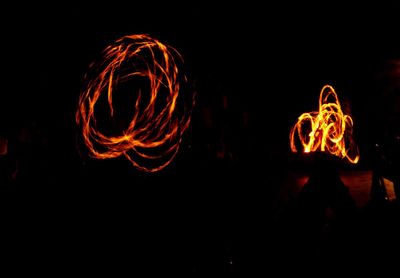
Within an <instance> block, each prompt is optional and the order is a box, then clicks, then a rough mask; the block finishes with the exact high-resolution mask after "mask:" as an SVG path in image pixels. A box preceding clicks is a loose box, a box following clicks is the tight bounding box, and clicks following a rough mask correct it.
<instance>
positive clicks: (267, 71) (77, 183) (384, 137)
mask: <svg viewBox="0 0 400 278" xmlns="http://www.w3.org/2000/svg"><path fill="white" fill-rule="evenodd" d="M107 5H108V6H105V5H102V4H100V3H99V4H96V5H93V6H89V5H80V4H67V3H65V4H59V3H57V4H53V5H50V6H49V5H39V4H29V5H27V6H26V5H21V6H19V5H18V4H14V6H13V7H12V6H10V7H9V8H4V9H3V13H4V14H7V15H8V16H9V17H7V19H6V18H5V17H3V18H2V19H1V25H2V31H1V35H2V41H3V43H2V48H3V51H2V53H3V55H2V67H3V74H2V77H1V78H2V88H1V99H0V137H2V138H8V141H9V155H8V156H7V157H6V158H4V159H3V160H2V167H3V169H5V170H3V172H2V173H3V174H4V173H7V171H9V172H8V173H11V172H13V171H14V170H15V167H17V168H18V172H17V176H16V177H13V178H11V180H10V178H8V180H4V179H3V180H2V183H4V186H2V188H1V191H2V192H1V198H2V201H1V204H2V209H1V212H2V218H3V221H2V222H1V226H2V227H1V230H2V231H4V232H5V235H4V236H3V237H2V240H1V242H2V246H3V247H2V248H1V249H2V250H4V251H2V252H3V254H4V255H5V257H7V260H6V262H7V264H8V262H10V263H12V264H15V265H16V268H19V267H21V270H24V268H25V267H26V268H29V269H32V271H34V270H35V271H36V270H39V271H41V270H44V271H50V270H51V269H53V270H54V271H55V273H62V272H71V273H75V272H76V271H78V269H82V268H84V270H85V271H90V272H99V273H101V272H103V271H105V270H110V271H111V273H113V272H114V271H115V270H116V269H118V270H121V269H122V270H126V271H129V273H136V272H139V270H141V269H142V268H143V269H144V270H146V271H148V272H153V271H155V272H161V273H170V272H172V273H179V272H182V273H205V274H209V273H232V274H235V273H250V272H258V273H269V272H270V271H272V270H276V269H280V268H279V267H278V265H279V266H285V265H292V263H293V262H295V261H296V262H298V260H297V259H296V258H294V255H290V254H289V255H288V254H285V253H284V252H285V251H282V250H283V249H282V248H283V246H285V240H286V238H285V237H284V236H281V235H280V234H279V232H277V231H276V230H278V228H277V226H278V225H277V224H276V222H275V214H274V213H275V210H274V204H275V202H276V198H277V192H278V191H279V189H280V186H281V185H282V183H283V180H284V179H285V176H286V175H287V173H288V172H290V171H291V170H293V167H297V166H293V163H292V162H293V157H292V155H291V154H290V149H289V140H288V137H289V130H290V128H291V126H292V125H293V124H294V121H295V120H296V118H297V117H298V116H299V115H300V114H301V113H303V112H306V111H311V110H315V109H317V108H318V97H319V92H320V89H321V88H322V86H323V85H324V84H331V85H332V86H334V87H335V88H336V90H337V93H338V95H339V98H340V99H341V101H342V104H343V106H344V107H346V109H348V110H347V111H346V112H348V113H350V114H351V115H352V117H353V120H354V125H355V131H354V135H355V140H356V142H357V143H358V145H359V148H360V153H361V161H360V163H359V164H358V165H356V166H348V165H347V166H343V167H344V168H346V169H358V170H368V169H371V165H372V157H373V155H374V153H373V148H374V145H375V144H377V143H379V144H383V145H385V142H386V141H388V140H391V138H392V137H393V136H394V135H393V134H398V133H396V132H399V126H400V123H399V121H396V120H393V119H398V115H399V101H398V99H399V91H400V83H399V80H400V70H399V69H400V62H399V61H400V60H399V59H400V40H399V30H400V20H399V14H400V4H398V3H394V2H386V3H384V2H383V1H379V2H376V3H363V4H359V5H355V4H353V5H350V4H348V3H346V4H341V3H337V2H335V1H328V2H325V3H324V4H304V3H298V4H293V3H289V2H282V3H281V4H276V3H275V4H274V5H272V4H270V3H268V2H265V3H261V2H260V3H259V4H251V3H237V4H233V3H231V4H217V3H213V4H206V3H203V2H193V3H189V2H188V3H186V4H181V5H179V6H178V5H167V4H165V3H164V4H163V5H161V6H159V5H158V4H156V3H151V4H140V5H135V4H134V2H130V3H129V4H122V3H113V2H110V3H108V4H107ZM136 33H148V34H150V35H151V36H154V37H155V38H157V39H159V40H160V41H162V42H164V43H167V44H169V45H171V46H173V47H175V48H176V49H177V50H178V51H179V52H180V53H181V54H182V56H183V58H184V60H185V65H186V68H185V70H186V74H187V76H188V78H189V80H190V82H193V85H194V87H195V88H196V92H197V101H196V106H195V109H194V111H193V116H192V124H191V127H190V129H189V130H188V132H187V133H186V134H185V137H184V140H183V141H182V146H181V149H180V152H179V154H178V156H177V157H176V159H175V160H174V161H173V163H172V164H171V165H170V166H168V167H167V168H166V169H165V170H163V171H161V172H159V173H155V174H146V173H142V172H138V171H136V170H135V169H133V168H132V166H131V165H130V164H129V163H128V162H127V161H125V160H123V159H116V160H112V161H96V160H92V159H89V158H87V157H86V156H84V155H81V154H80V153H81V148H82V145H81V142H80V141H79V136H78V129H77V127H76V124H75V119H74V116H75V115H74V114H75V110H76V106H77V100H78V97H79V93H80V90H81V87H82V85H83V76H84V74H85V72H86V70H87V68H88V65H89V64H90V62H92V61H93V60H94V59H96V58H98V57H99V54H100V52H101V51H102V50H103V48H105V47H106V46H108V45H109V44H111V43H112V42H113V41H114V40H115V39H117V38H119V37H121V36H123V35H128V34H136ZM396 70H397V74H398V75H396ZM396 101H397V102H396ZM396 105H397V106H396ZM396 117H397V118H396ZM5 165H6V166H5ZM7 165H8V166H7ZM10 165H11V166H10ZM15 165H17V166H15ZM7 167H11V168H10V169H8V168H7ZM392 171H395V172H396V173H398V172H397V170H396V169H395V170H393V169H392ZM10 175H11V174H10ZM10 175H9V176H10ZM354 229H356V228H354ZM369 235H370V234H368V235H364V236H365V238H367V237H368V236H369ZM285 236H288V237H296V236H297V235H296V234H291V233H290V232H289V233H287V234H285ZM355 238H357V237H355ZM298 240H299V241H301V240H302V239H301V238H299V239H298ZM355 241H356V240H349V242H351V243H354V242H355ZM377 242H378V241H377ZM347 243H348V242H347V241H346V242H345V243H344V242H340V244H341V245H340V246H341V247H343V248H342V249H341V250H340V251H338V250H336V249H335V250H336V251H337V253H334V254H335V255H334V256H332V257H335V258H337V257H344V259H343V261H344V262H346V259H347V260H350V259H349V257H350V256H351V255H349V254H352V255H354V256H357V257H359V256H360V255H361V254H360V253H361V252H358V253H357V251H354V250H358V249H357V248H358V247H357V248H356V247H354V248H353V247H352V248H350V247H349V248H348V249H346V246H347V245H345V244H347ZM365 244H368V243H365ZM287 248H288V249H285V250H291V249H290V248H289V247H287ZM337 249H339V248H337ZM366 249H368V247H367V248H366ZM347 250H352V251H347ZM362 250H364V249H362ZM385 251H386V249H385ZM288 252H290V251H288ZM296 252H298V253H296V254H301V253H302V250H300V251H299V250H296ZM304 252H305V254H308V255H310V253H311V251H309V250H304ZM369 254H370V253H364V254H363V255H364V257H363V258H364V259H366V258H367V257H369ZM371 254H372V252H371ZM317 257H318V256H315V257H312V256H311V257H310V261H313V260H314V259H315V260H316V259H317ZM319 259H320V260H321V261H320V263H321V262H322V261H323V259H321V258H319ZM300 261H301V260H300ZM325 263H327V264H328V265H329V266H330V267H332V266H335V267H337V266H341V265H342V261H340V260H335V259H332V258H331V257H329V259H327V261H326V262H325ZM22 265H23V267H22Z"/></svg>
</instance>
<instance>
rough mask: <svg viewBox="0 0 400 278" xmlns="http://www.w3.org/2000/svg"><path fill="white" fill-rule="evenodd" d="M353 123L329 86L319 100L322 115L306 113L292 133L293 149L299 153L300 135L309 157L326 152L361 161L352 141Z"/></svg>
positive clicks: (324, 88)
mask: <svg viewBox="0 0 400 278" xmlns="http://www.w3.org/2000/svg"><path fill="white" fill-rule="evenodd" d="M352 132H353V120H352V118H351V117H350V116H349V115H344V114H343V111H342V109H341V107H340V103H339V99H338V97H337V94H336V92H335V90H334V89H333V87H331V86H329V85H325V86H324V87H323V88H322V90H321V94H320V97H319V111H318V112H310V113H304V114H302V115H301V116H300V117H299V118H298V121H297V123H296V124H295V126H294V127H293V128H292V129H291V131H290V148H291V150H292V151H293V152H297V151H298V150H297V147H296V142H295V141H296V140H295V139H296V135H297V136H298V139H299V142H300V144H301V146H302V147H303V151H304V152H305V153H309V152H315V151H322V152H328V153H331V154H333V155H336V156H338V157H340V158H347V159H348V161H350V162H351V163H354V164H355V163H357V162H358V160H359V159H360V155H359V152H358V147H357V146H356V144H355V143H354V141H353V138H352Z"/></svg>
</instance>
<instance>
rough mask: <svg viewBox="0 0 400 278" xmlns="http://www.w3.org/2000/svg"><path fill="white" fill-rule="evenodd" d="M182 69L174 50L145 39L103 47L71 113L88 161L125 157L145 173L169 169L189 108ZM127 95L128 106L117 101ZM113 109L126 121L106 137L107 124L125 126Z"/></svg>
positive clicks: (135, 37)
mask: <svg viewBox="0 0 400 278" xmlns="http://www.w3.org/2000/svg"><path fill="white" fill-rule="evenodd" d="M182 65H183V59H182V57H181V55H180V54H179V53H178V52H177V51H176V50H175V49H174V48H172V47H170V46H167V45H165V44H162V43H161V42H159V41H158V40H156V39H154V38H152V37H150V36H149V35H145V34H138V35H130V36H125V37H122V38H120V39H118V40H117V41H115V43H113V44H112V45H110V46H108V47H107V48H106V49H105V50H104V51H103V55H102V58H101V59H99V61H97V62H95V63H92V64H91V66H90V68H89V72H88V74H87V75H86V85H85V86H84V89H83V90H82V93H81V95H80V98H79V104H78V109H77V112H76V122H77V124H78V126H79V128H80V129H81V131H82V135H83V142H84V144H85V145H86V147H87V149H88V154H89V156H91V157H93V158H97V159H108V158H116V157H120V156H124V157H126V158H127V159H128V160H129V161H130V162H131V163H132V164H133V166H135V167H136V168H138V169H140V170H143V171H146V172H155V171H159V170H161V169H163V168H165V167H166V166H167V165H168V164H170V163H171V161H172V160H173V159H174V157H175V155H176V154H177V152H178V149H179V145H180V142H181V140H182V136H183V134H184V132H185V130H186V129H187V128H188V126H189V123H190V116H191V110H192V107H193V104H194V93H193V92H191V91H189V90H187V91H185V90H184V85H185V84H186V77H185V76H184V75H183V74H182V73H181V72H180V69H181V68H180V66H182ZM90 74H91V76H92V77H89V75H90ZM127 90H128V92H129V93H128V94H129V97H130V101H129V102H127V101H122V102H121V101H120V102H117V101H116V99H118V97H120V99H121V96H123V94H124V93H126V91H127ZM116 104H118V107H116V106H117V105H116ZM121 106H122V107H121ZM118 109H121V110H122V111H125V114H123V113H122V112H121V113H122V115H124V116H126V115H127V114H128V113H127V112H126V111H129V120H128V121H126V119H125V121H126V124H124V126H123V127H122V128H120V129H118V132H115V131H114V132H110V128H106V127H109V125H110V123H111V124H114V126H119V127H120V126H121V125H122V123H124V121H122V122H121V121H118V120H119V119H118V117H117V114H118V112H119V111H118ZM121 113H120V115H121ZM111 130H113V129H112V128H111Z"/></svg>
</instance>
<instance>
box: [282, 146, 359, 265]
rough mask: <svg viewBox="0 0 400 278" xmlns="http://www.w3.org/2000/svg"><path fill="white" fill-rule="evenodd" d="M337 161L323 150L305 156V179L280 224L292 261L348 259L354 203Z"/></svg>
mask: <svg viewBox="0 0 400 278" xmlns="http://www.w3.org/2000/svg"><path fill="white" fill-rule="evenodd" d="M308 159H309V160H308ZM339 161H340V160H339V158H336V157H333V156H331V155H329V154H327V153H320V152H316V153H313V154H311V155H309V156H307V163H309V165H308V166H309V169H310V171H309V179H308V181H307V182H306V184H305V185H304V186H303V188H302V189H301V190H300V192H299V194H298V196H297V198H296V199H294V200H293V202H292V204H290V205H289V210H290V211H289V215H287V214H286V216H285V217H288V219H287V220H286V221H289V223H286V225H285V227H284V228H285V229H286V232H285V236H286V237H287V239H286V240H287V241H288V243H289V246H286V250H287V252H288V253H291V254H290V256H292V257H291V259H292V260H293V261H294V262H303V263H304V262H305V261H310V260H315V262H320V263H332V264H334V263H337V262H338V261H337V259H338V258H339V257H340V258H341V259H340V260H341V261H342V262H348V261H349V260H350V258H349V257H347V256H351V254H352V253H353V251H354V250H352V249H351V244H350V239H351V238H352V233H353V231H354V222H355V221H354V220H355V219H356V213H357V207H356V203H355V201H354V200H353V198H352V196H351V195H350V193H349V190H348V188H347V186H346V185H345V184H344V183H343V181H342V180H341V178H340V176H339V172H338V166H339V165H340V164H339V163H341V162H339ZM287 233H289V234H287ZM343 250H345V252H344V251H343ZM328 258H329V259H328ZM303 260H305V261H303Z"/></svg>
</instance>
